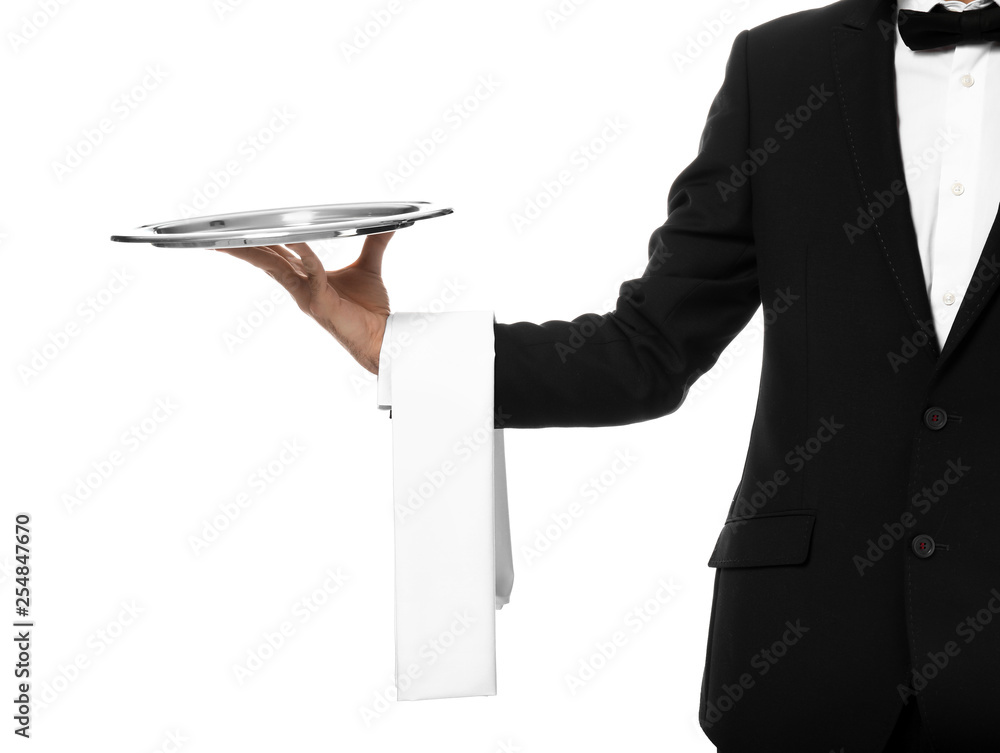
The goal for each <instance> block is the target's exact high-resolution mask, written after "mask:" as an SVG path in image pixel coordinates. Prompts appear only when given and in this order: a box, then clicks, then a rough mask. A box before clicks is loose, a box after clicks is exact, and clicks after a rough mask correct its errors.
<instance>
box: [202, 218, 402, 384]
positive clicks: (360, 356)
mask: <svg viewBox="0 0 1000 753" xmlns="http://www.w3.org/2000/svg"><path fill="white" fill-rule="evenodd" d="M392 236H393V233H377V234H375V235H369V236H366V237H365V244H364V246H363V247H362V249H361V255H360V256H358V258H357V259H356V260H355V261H354V262H353V263H351V264H348V265H347V266H346V267H344V268H343V269H337V270H334V271H333V272H327V271H326V270H324V269H323V263H322V262H321V261H320V259H319V257H318V256H316V253H315V252H314V251H313V250H312V249H311V248H309V246H308V245H307V244H305V243H288V244H286V245H284V246H244V247H240V248H218V249H216V251H222V252H224V253H227V254H229V255H230V256H235V257H236V258H237V259H243V260H244V261H248V262H250V263H251V264H253V265H254V266H255V267H259V268H261V269H263V270H264V271H265V272H267V273H268V274H269V275H271V277H273V278H274V279H275V280H277V281H278V282H279V283H280V284H281V286H282V287H284V288H285V290H287V291H288V292H289V294H290V295H291V296H292V298H294V299H295V302H296V303H297V304H298V305H299V308H300V309H302V310H303V311H305V312H306V313H307V314H309V315H310V316H311V317H312V318H313V319H315V320H316V321H317V322H319V323H320V325H321V326H322V327H323V328H324V329H325V330H326V331H327V332H329V333H330V334H331V335H333V336H334V337H335V338H336V339H337V341H338V342H339V343H340V344H341V345H343V346H344V347H345V348H346V349H347V351H348V352H349V353H350V354H351V355H352V356H354V358H355V360H356V361H357V362H358V363H360V364H361V365H362V366H364V367H365V368H366V369H368V371H370V372H372V373H373V374H378V356H379V351H380V350H381V348H382V337H383V335H384V334H385V321H386V319H387V318H388V316H389V294H388V292H387V291H386V289H385V285H384V284H383V282H382V254H383V253H384V252H385V247H386V246H387V245H388V243H389V239H390V238H391V237H392Z"/></svg>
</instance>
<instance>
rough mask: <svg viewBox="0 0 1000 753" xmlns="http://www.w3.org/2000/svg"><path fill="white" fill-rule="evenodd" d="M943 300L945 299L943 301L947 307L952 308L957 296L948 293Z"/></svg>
mask: <svg viewBox="0 0 1000 753" xmlns="http://www.w3.org/2000/svg"><path fill="white" fill-rule="evenodd" d="M942 298H943V300H944V302H945V305H947V306H951V305H952V304H953V303H954V302H955V294H954V293H952V292H951V291H948V292H947V293H945V294H944V295H943V296H942Z"/></svg>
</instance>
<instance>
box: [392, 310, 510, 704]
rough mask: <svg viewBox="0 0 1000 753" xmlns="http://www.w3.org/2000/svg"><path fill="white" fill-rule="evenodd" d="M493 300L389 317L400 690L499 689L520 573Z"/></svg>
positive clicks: (455, 692) (404, 693) (430, 694)
mask: <svg viewBox="0 0 1000 753" xmlns="http://www.w3.org/2000/svg"><path fill="white" fill-rule="evenodd" d="M494 321H495V318H494V316H493V312H492V311H456V312H447V313H438V314H428V313H409V312H399V313H395V314H390V316H389V319H388V321H387V322H386V330H385V335H384V337H383V340H382V350H381V353H380V357H379V375H378V406H379V407H380V408H389V409H391V410H390V414H389V415H390V417H391V418H392V471H393V510H394V545H395V546H394V548H395V621H396V630H395V642H396V697H397V699H398V700H420V699H428V698H457V697H464V696H476V695H495V694H496V626H495V610H497V609H500V608H501V607H502V606H503V605H504V604H506V603H507V601H508V599H509V597H510V591H511V587H512V585H513V579H514V573H513V560H512V555H511V543H510V523H509V519H508V513H507V485H506V468H505V465H504V452H503V430H502V429H494V428H493V426H494V406H493V359H494V350H493V323H494Z"/></svg>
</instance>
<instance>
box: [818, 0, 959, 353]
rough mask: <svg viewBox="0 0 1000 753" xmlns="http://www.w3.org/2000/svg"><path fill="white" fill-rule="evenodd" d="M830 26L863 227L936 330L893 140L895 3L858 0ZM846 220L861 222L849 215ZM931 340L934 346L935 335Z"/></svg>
mask: <svg viewBox="0 0 1000 753" xmlns="http://www.w3.org/2000/svg"><path fill="white" fill-rule="evenodd" d="M849 8H850V14H849V16H848V18H846V19H845V20H844V21H843V22H842V23H840V24H837V25H836V26H835V27H834V28H833V29H832V40H831V46H832V53H833V62H834V70H835V73H836V82H837V93H838V98H839V100H840V106H841V117H842V118H843V123H844V129H845V133H846V134H847V140H848V149H849V150H850V153H851V158H852V162H853V164H854V169H855V175H856V177H857V179H858V190H859V202H858V203H859V206H860V207H862V208H863V210H864V211H865V212H867V214H868V215H869V217H868V218H865V220H866V222H865V227H864V229H863V232H864V233H872V234H874V235H875V237H876V240H877V242H878V245H879V246H880V247H881V250H882V253H883V255H884V256H885V259H886V262H887V263H888V264H889V267H890V269H891V271H892V274H893V277H894V278H895V280H896V287H897V290H898V293H899V295H900V296H901V297H902V302H903V305H904V306H905V307H906V309H907V311H908V313H909V315H910V319H911V321H912V324H913V327H914V330H913V333H907V334H915V333H916V332H917V331H920V330H924V331H927V332H933V331H934V325H933V315H932V314H931V308H930V302H929V300H928V298H927V288H926V284H925V280H924V273H923V267H922V265H921V261H920V249H919V247H918V245H917V233H916V230H915V228H914V226H913V216H912V214H911V209H910V199H909V194H908V193H907V191H906V179H905V174H904V168H903V158H902V148H901V146H900V141H899V120H898V114H897V109H896V68H895V57H894V56H895V45H894V42H895V34H896V30H895V21H894V17H893V9H894V5H893V3H892V2H890V1H889V0H858V1H857V2H854V3H851V4H849ZM845 221H847V222H851V223H856V222H857V224H858V225H859V226H860V225H861V222H860V221H857V219H856V218H855V217H850V218H845ZM929 347H930V348H931V349H932V353H933V358H937V357H938V354H939V352H940V348H939V343H938V340H937V337H936V335H935V336H933V337H931V342H930V344H929Z"/></svg>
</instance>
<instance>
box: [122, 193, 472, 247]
mask: <svg viewBox="0 0 1000 753" xmlns="http://www.w3.org/2000/svg"><path fill="white" fill-rule="evenodd" d="M373 205H403V206H409V207H417V209H415V210H413V211H409V212H400V213H397V214H395V215H385V216H382V217H377V218H372V217H354V218H348V219H341V220H334V221H331V222H317V223H313V224H306V225H302V224H299V225H295V226H289V227H286V228H282V227H281V226H272V227H261V228H254V229H251V230H245V231H236V232H234V230H233V229H232V228H220V229H218V230H198V231H191V232H180V233H164V232H157V229H158V228H162V227H164V226H166V225H177V224H183V223H185V222H197V221H201V222H204V221H206V220H209V221H211V220H215V219H230V220H231V219H237V218H240V217H249V216H253V215H258V214H266V213H271V212H275V213H277V212H303V211H309V210H319V209H326V208H329V207H370V206H373ZM452 212H454V209H452V208H451V207H446V206H444V205H441V204H436V203H433V202H428V201H402V200H399V201H354V202H337V203H331V204H308V205H300V206H290V207H275V208H272V209H254V210H249V211H243V212H225V213H219V214H207V215H196V216H194V217H187V218H183V219H174V220H167V221H165V222H154V223H150V224H147V225H140V226H139V227H137V228H134V229H132V230H130V231H127V232H124V233H116V234H114V235H112V236H111V240H112V241H116V242H119V243H149V244H151V245H153V246H157V247H160V248H239V247H241V246H264V245H272V244H284V243H296V242H301V241H307V240H321V239H323V238H337V237H346V236H353V235H374V234H377V233H387V232H391V231H393V230H399V229H401V228H405V227H409V226H410V225H412V224H413V223H414V222H416V221H417V220H423V219H429V218H431V217H441V216H444V215H447V214H451V213H452Z"/></svg>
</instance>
